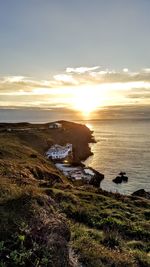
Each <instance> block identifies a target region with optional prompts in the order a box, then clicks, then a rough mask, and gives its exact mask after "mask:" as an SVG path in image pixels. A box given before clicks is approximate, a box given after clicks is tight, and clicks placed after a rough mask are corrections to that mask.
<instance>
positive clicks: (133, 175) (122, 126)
mask: <svg viewBox="0 0 150 267" xmlns="http://www.w3.org/2000/svg"><path fill="white" fill-rule="evenodd" d="M86 125H87V126H88V127H89V128H90V129H91V130H92V131H94V133H93V134H94V137H95V139H96V143H95V144H91V145H90V146H91V150H92V152H93V156H91V157H89V158H88V159H87V160H86V161H85V164H86V165H88V166H91V167H93V168H94V169H96V170H98V171H99V172H102V173H103V174H104V175H105V179H104V180H103V181H102V183H101V188H102V189H104V190H107V191H111V192H118V193H120V194H126V195H129V194H132V193H133V192H134V191H136V190H138V189H145V190H146V191H150V120H148V119H146V120H144V119H140V120H138V119H136V120H127V119H124V120H99V121H88V122H87V123H86ZM121 171H124V172H126V175H127V176H128V183H122V184H115V183H114V182H113V181H112V180H113V179H114V178H115V177H116V176H117V175H118V174H119V173H120V172H121Z"/></svg>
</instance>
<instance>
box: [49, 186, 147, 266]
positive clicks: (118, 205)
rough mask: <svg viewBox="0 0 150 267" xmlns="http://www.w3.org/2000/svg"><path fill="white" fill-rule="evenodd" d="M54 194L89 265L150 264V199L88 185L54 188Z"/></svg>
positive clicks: (73, 243) (77, 249)
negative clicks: (136, 197) (103, 190)
mask: <svg viewBox="0 0 150 267" xmlns="http://www.w3.org/2000/svg"><path fill="white" fill-rule="evenodd" d="M51 194H52V196H53V198H54V199H55V201H57V203H58V204H59V207H60V210H61V211H62V212H63V213H64V214H65V215H66V216H67V218H68V220H69V222H70V228H71V232H72V238H71V246H72V247H73V249H74V251H75V252H76V253H77V254H78V255H79V260H80V261H81V262H82V263H83V264H84V265H85V266H87V267H92V266H93V267H99V266H100V267H101V266H117V267H118V266H136V267H137V266H146V267H148V266H149V259H150V256H149V252H150V243H149V240H150V222H149V221H148V218H146V219H145V214H146V215H147V213H148V212H149V208H150V201H149V200H146V199H145V200H144V199H135V200H132V198H131V197H122V196H119V195H117V194H116V195H115V194H111V193H105V192H104V193H103V192H102V191H101V190H100V191H98V190H96V189H92V188H91V190H90V188H88V190H87V188H84V187H82V188H80V189H77V188H76V189H75V188H70V189H69V190H68V189H65V190H61V189H60V188H59V189H57V188H52V189H51ZM137 201H138V203H139V205H138V207H137ZM140 202H141V203H140ZM143 202H144V203H145V204H146V205H145V206H146V211H145V209H144V207H143ZM140 204H141V205H140ZM145 212H146V213H145ZM142 264H143V265H142Z"/></svg>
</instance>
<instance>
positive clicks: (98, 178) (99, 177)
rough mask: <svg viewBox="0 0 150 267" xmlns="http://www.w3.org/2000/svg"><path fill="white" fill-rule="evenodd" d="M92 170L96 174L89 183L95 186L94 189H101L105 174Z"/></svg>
mask: <svg viewBox="0 0 150 267" xmlns="http://www.w3.org/2000/svg"><path fill="white" fill-rule="evenodd" d="M91 170H92V171H93V172H94V176H93V177H92V178H91V180H90V181H89V184H90V185H93V186H94V187H100V183H101V181H102V180H103V179H104V174H102V173H100V172H98V171H96V170H94V169H92V168H91Z"/></svg>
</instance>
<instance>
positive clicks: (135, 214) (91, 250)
mask: <svg viewBox="0 0 150 267" xmlns="http://www.w3.org/2000/svg"><path fill="white" fill-rule="evenodd" d="M63 124H64V127H65V131H61V130H60V129H58V130H55V131H53V130H49V129H48V128H47V125H41V126H40V125H28V124H27V125H24V124H22V125H17V124H16V125H1V132H0V179H1V180H0V202H1V206H0V237H1V240H0V266H43V267H44V266H51V267H68V266H75V263H71V260H70V259H69V250H68V244H69V246H71V248H72V249H73V251H74V252H75V253H77V255H78V258H79V261H81V262H82V263H83V264H84V266H89V267H92V266H93V267H99V266H100V267H101V266H135V267H136V266H150V256H149V250H150V243H149V240H150V227H149V225H150V201H149V200H146V199H144V198H137V197H125V196H119V195H115V194H111V193H107V192H103V191H102V190H100V189H94V188H92V187H80V188H76V187H73V186H72V185H69V181H67V179H66V178H65V177H64V176H63V175H61V174H60V172H58V171H57V170H56V169H55V166H54V165H53V164H52V163H50V162H49V161H47V160H46V159H45V157H44V152H45V151H46V150H47V149H48V148H49V146H50V145H51V144H53V143H59V144H65V143H66V142H71V143H73V144H74V147H75V160H76V161H79V160H81V159H82V158H85V157H86V156H88V155H89V154H90V150H89V148H88V142H89V141H90V139H91V133H90V131H89V130H88V129H87V128H86V127H84V126H81V125H78V124H72V123H69V122H63ZM20 126H21V130H19V127H20ZM6 127H11V128H16V129H18V130H14V131H12V132H7V131H3V130H4V128H6ZM41 127H42V129H41ZM27 128H28V129H27ZM43 128H44V129H43ZM23 129H24V130H25V129H27V130H25V131H23ZM83 140H84V142H83ZM70 230H71V231H70ZM69 241H70V242H69ZM72 261H73V260H72Z"/></svg>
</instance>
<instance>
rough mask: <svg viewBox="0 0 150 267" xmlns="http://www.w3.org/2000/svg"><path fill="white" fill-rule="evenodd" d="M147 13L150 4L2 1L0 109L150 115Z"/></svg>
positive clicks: (136, 1)
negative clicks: (125, 110)
mask: <svg viewBox="0 0 150 267" xmlns="http://www.w3.org/2000/svg"><path fill="white" fill-rule="evenodd" d="M149 13H150V1H149V0H132V1H131V0H126V1H124V0H92V1H90V0H76V1H74V0H55V1H52V0H13V1H12V0H1V1H0V59H1V64H0V107H1V108H10V107H17V108H18V107H21V108H24V107H25V108H29V107H33V108H34V107H36V108H38V107H39V108H46V109H48V108H64V109H65V108H68V109H74V110H79V111H81V112H82V113H83V114H84V115H87V114H89V113H91V112H93V111H94V110H97V109H99V110H100V109H102V108H104V107H108V106H111V107H114V106H122V107H125V106H138V107H142V108H143V106H145V107H146V108H149V104H150V53H149V47H150V32H149V31H150V30H149V29H150V27H149V26H150V16H149ZM85 99H86V101H85Z"/></svg>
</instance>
